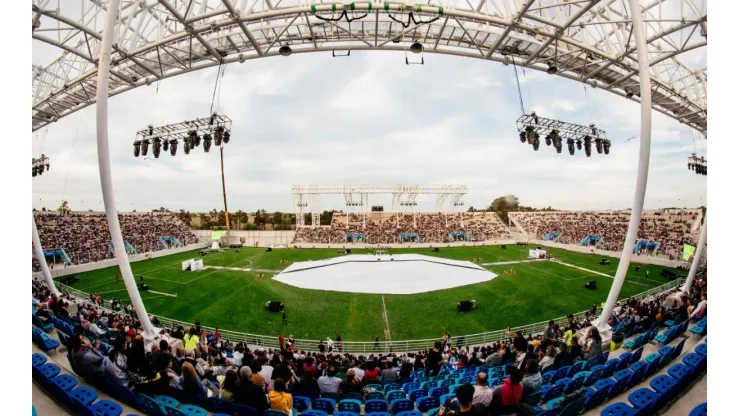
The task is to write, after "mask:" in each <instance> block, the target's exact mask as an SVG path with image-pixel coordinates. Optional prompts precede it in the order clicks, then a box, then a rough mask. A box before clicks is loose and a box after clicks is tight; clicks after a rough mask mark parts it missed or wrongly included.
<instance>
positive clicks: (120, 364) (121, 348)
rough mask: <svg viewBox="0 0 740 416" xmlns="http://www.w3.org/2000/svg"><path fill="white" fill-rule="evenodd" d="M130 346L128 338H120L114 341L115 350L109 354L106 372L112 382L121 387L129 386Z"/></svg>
mask: <svg viewBox="0 0 740 416" xmlns="http://www.w3.org/2000/svg"><path fill="white" fill-rule="evenodd" d="M127 353H128V344H126V337H123V336H119V337H118V338H116V339H115V340H114V341H113V348H112V349H111V350H110V352H109V353H108V360H109V361H108V363H107V365H106V366H105V372H106V375H107V376H108V378H109V379H111V381H113V382H115V383H116V384H118V385H121V386H128V379H129V375H128V356H127Z"/></svg>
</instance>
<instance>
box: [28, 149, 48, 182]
mask: <svg viewBox="0 0 740 416" xmlns="http://www.w3.org/2000/svg"><path fill="white" fill-rule="evenodd" d="M50 167H51V165H50V164H49V158H48V157H47V156H46V155H43V154H42V155H41V157H39V158H38V159H36V158H32V159H31V176H33V177H35V176H36V175H42V174H43V173H44V170H49V168H50Z"/></svg>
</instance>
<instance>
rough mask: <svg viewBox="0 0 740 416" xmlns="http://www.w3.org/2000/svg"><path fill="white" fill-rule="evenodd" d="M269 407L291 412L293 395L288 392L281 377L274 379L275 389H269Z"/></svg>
mask: <svg viewBox="0 0 740 416" xmlns="http://www.w3.org/2000/svg"><path fill="white" fill-rule="evenodd" d="M269 399H270V408H271V409H274V410H279V411H281V412H284V413H287V414H289V415H290V414H291V409H293V396H291V394H290V393H288V388H287V386H286V385H285V381H283V379H281V378H276V379H275V389H274V390H272V391H270V394H269Z"/></svg>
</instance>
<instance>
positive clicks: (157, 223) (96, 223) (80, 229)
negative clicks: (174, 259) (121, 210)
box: [33, 212, 198, 271]
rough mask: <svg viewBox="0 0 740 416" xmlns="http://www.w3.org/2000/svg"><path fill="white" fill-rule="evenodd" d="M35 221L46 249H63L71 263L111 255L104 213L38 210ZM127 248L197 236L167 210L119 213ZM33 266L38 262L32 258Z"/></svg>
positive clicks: (155, 247) (150, 247)
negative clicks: (64, 212)
mask: <svg viewBox="0 0 740 416" xmlns="http://www.w3.org/2000/svg"><path fill="white" fill-rule="evenodd" d="M35 216H36V225H37V226H38V229H39V237H40V239H41V245H42V246H43V247H44V249H45V250H47V251H48V250H57V249H59V250H64V252H65V253H66V255H67V256H68V257H69V260H70V261H71V262H72V264H83V263H90V262H96V261H100V260H105V259H110V258H113V257H114V255H113V250H112V249H111V247H112V246H110V234H109V231H108V221H107V219H106V217H105V214H104V213H92V212H91V213H70V214H67V215H61V214H59V213H56V212H37V213H35ZM118 220H119V221H120V223H121V231H122V233H123V239H124V241H125V243H126V244H127V246H126V250H127V251H129V252H131V253H146V252H151V251H159V250H164V249H166V248H167V244H166V243H163V242H162V238H164V239H166V241H168V242H170V245H171V246H178V245H187V244H193V243H197V242H198V237H196V235H195V234H194V233H193V232H192V230H190V228H189V227H187V226H186V225H185V224H183V223H182V221H180V219H179V218H177V217H176V216H175V215H172V214H170V213H130V214H119V215H118ZM33 270H34V271H39V270H40V265H39V264H38V262H37V261H36V259H35V258H34V259H33Z"/></svg>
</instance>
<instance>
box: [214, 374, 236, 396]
mask: <svg viewBox="0 0 740 416" xmlns="http://www.w3.org/2000/svg"><path fill="white" fill-rule="evenodd" d="M236 380H237V374H236V371H235V370H228V371H227V372H226V375H225V376H224V380H223V381H222V382H221V384H220V386H219V389H218V398H219V399H221V400H226V401H227V402H230V401H233V400H234V388H235V386H236Z"/></svg>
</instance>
